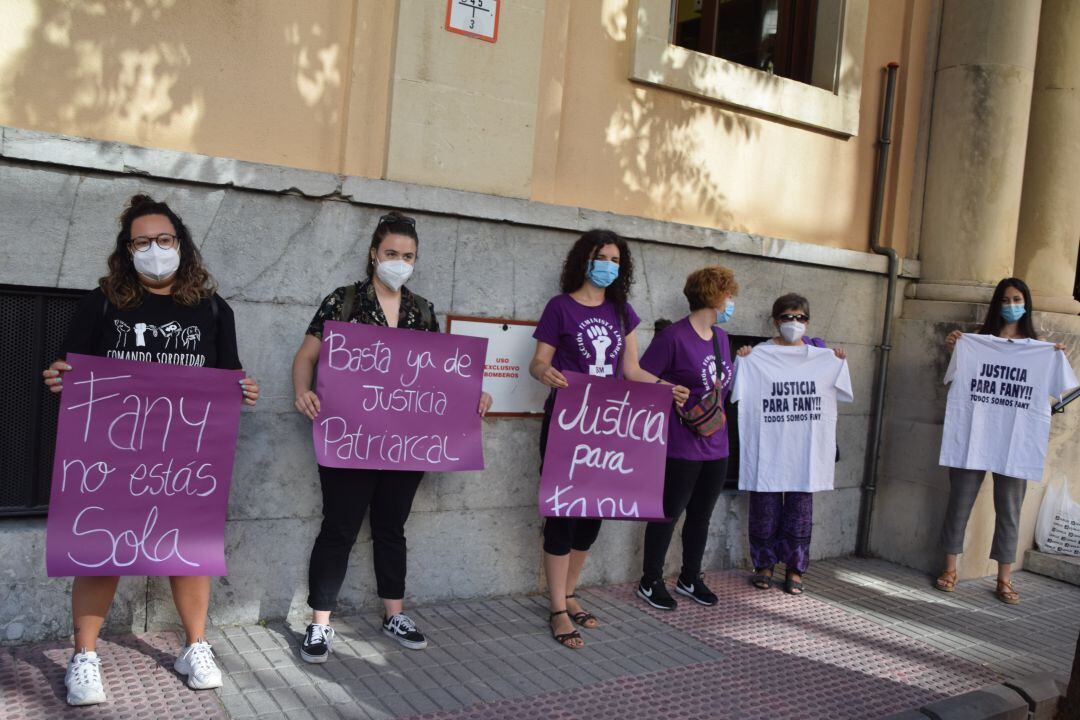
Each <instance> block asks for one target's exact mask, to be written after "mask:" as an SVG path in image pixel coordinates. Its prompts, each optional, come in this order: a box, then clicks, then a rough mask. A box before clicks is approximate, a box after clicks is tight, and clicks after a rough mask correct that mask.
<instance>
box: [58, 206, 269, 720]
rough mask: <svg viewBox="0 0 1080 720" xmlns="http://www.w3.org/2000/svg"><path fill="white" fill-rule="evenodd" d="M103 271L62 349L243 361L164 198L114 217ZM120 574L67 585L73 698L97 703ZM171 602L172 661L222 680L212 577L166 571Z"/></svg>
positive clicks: (214, 681)
mask: <svg viewBox="0 0 1080 720" xmlns="http://www.w3.org/2000/svg"><path fill="white" fill-rule="evenodd" d="M108 269H109V272H108V274H107V275H105V276H104V277H102V278H101V281H100V287H98V288H97V289H95V290H93V291H91V292H90V293H89V294H88V295H87V296H86V297H85V298H83V300H82V302H81V303H80V304H79V308H78V310H77V311H76V314H75V317H74V318H73V319H72V322H71V325H70V326H69V328H68V333H67V337H66V338H65V340H64V345H63V348H64V353H65V356H66V355H67V354H68V353H81V354H83V355H97V356H102V357H114V358H120V359H129V360H141V361H146V362H159V363H167V364H172V365H193V366H201V367H213V368H222V369H227V370H237V369H241V365H240V358H239V357H238V355H237V349H236V326H235V324H234V322H233V313H232V310H231V309H230V308H229V306H228V305H227V304H226V303H225V301H224V300H223V299H221V297H219V296H218V295H217V293H216V292H215V289H216V284H215V283H214V280H213V278H212V277H211V276H210V273H209V272H207V270H206V268H205V267H204V266H203V262H202V255H201V254H200V253H199V248H198V246H197V245H196V244H195V243H194V242H192V239H191V234H190V232H188V229H187V227H186V226H185V225H184V223H183V221H182V220H181V219H180V218H179V217H178V216H177V215H176V213H174V212H173V211H172V209H170V208H169V206H168V205H166V204H165V203H163V202H156V201H155V200H153V199H152V198H150V197H148V196H146V195H135V196H134V197H132V198H131V200H130V202H129V203H128V206H127V208H125V210H124V212H123V214H122V215H121V216H120V232H119V234H118V235H117V237H116V244H115V247H114V248H113V251H112V254H111V255H110V256H109V259H108ZM69 370H71V365H69V364H68V363H67V362H66V361H65V360H57V361H56V362H54V363H53V364H52V365H50V366H49V368H48V369H47V370H45V371H44V377H45V384H46V385H47V386H48V387H49V389H50V390H52V391H53V392H60V391H61V390H62V388H63V379H64V373H66V372H67V371H69ZM241 386H242V396H243V401H244V403H245V404H247V405H254V404H255V401H256V400H257V399H258V397H259V387H258V385H257V384H256V382H255V381H254V380H253V379H251V378H247V379H245V380H242V381H241ZM119 579H120V578H119V577H115V576H96V577H89V576H82V577H76V578H75V580H74V582H73V583H72V587H71V610H72V617H73V620H74V640H75V653H74V655H73V656H72V658H71V661H70V662H69V664H68V670H67V675H66V677H65V679H64V683H65V685H66V686H67V701H68V703H69V704H71V705H95V704H97V703H102V702H105V688H104V685H103V684H102V681H101V661H100V659H99V658H98V655H97V650H96V649H97V639H98V634H99V633H100V631H101V627H102V625H103V624H104V622H105V615H106V613H108V611H109V606H110V605H112V600H113V596H114V595H115V594H116V587H117V583H118V582H119ZM169 581H170V585H171V587H172V593H173V602H174V603H175V604H176V610H177V612H178V613H179V614H180V620H181V622H182V623H183V625H184V632H185V634H186V636H187V642H186V645H185V646H184V648H183V650H181V653H180V656H179V657H178V658H177V659H176V662H175V664H174V666H173V667H174V668H175V669H176V670H177V672H179V673H181V674H183V675H187V684H188V686H189V687H191V688H192V689H195V690H205V689H209V688H216V687H221V671H220V670H219V669H218V667H217V664H216V663H215V662H214V653H213V651H212V650H211V648H210V645H209V644H208V643H207V642H206V640H205V639H204V634H205V631H206V616H207V612H208V610H209V607H210V578H209V577H204V576H198V577H195V576H186V577H172V578H169Z"/></svg>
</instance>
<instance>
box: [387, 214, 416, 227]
mask: <svg viewBox="0 0 1080 720" xmlns="http://www.w3.org/2000/svg"><path fill="white" fill-rule="evenodd" d="M391 223H393V224H399V223H400V224H402V225H408V226H409V227H411V228H414V227H416V221H415V220H413V219H412V218H411V217H406V216H404V215H383V216H382V217H381V218H379V224H380V225H389V224H391Z"/></svg>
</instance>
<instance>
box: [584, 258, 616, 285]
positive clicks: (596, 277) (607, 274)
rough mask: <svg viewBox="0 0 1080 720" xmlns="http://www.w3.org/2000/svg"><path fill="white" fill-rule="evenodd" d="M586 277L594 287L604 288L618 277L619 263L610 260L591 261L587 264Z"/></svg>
mask: <svg viewBox="0 0 1080 720" xmlns="http://www.w3.org/2000/svg"><path fill="white" fill-rule="evenodd" d="M588 277H589V281H590V282H591V283H592V284H593V285H595V286H596V287H601V288H606V287H607V286H608V285H610V284H611V283H613V282H615V278H617V277H619V263H617V262H612V261H611V260H593V261H591V262H590V263H589V275H588Z"/></svg>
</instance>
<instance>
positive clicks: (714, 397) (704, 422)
mask: <svg viewBox="0 0 1080 720" xmlns="http://www.w3.org/2000/svg"><path fill="white" fill-rule="evenodd" d="M716 336H717V332H716V330H715V329H714V330H713V339H712V341H713V352H714V353H715V354H716V363H717V365H718V366H719V364H720V358H721V355H720V343H719V341H718V340H717V339H716ZM717 380H719V378H717ZM675 412H676V413H678V415H679V419H681V420H682V423H683V425H685V426H686V427H688V428H690V429H691V430H693V431H694V432H695V433H697V434H698V435H700V436H701V437H709V436H710V435H714V434H715V433H717V432H719V431H721V430H723V429H724V427H726V425H727V415H726V414H725V413H724V401H723V389H722V388H721V387H720V385H719V383H718V384H717V385H715V386H714V387H713V389H712V390H710V391H709V392H707V393H705V394H704V395H702V396H701V399H700V400H698V402H697V404H695V405H694V407H692V408H690V409H688V410H687V409H685V408H681V407H679V406H678V405H676V406H675Z"/></svg>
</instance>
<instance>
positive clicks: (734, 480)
mask: <svg viewBox="0 0 1080 720" xmlns="http://www.w3.org/2000/svg"><path fill="white" fill-rule="evenodd" d="M768 339H769V338H767V337H758V336H757V335H728V340H729V345H730V347H731V359H732V360H734V359H735V353H736V352H737V351H738V349H739V348H741V347H742V346H743V345H749V346H751V347H753V346H754V345H757V344H758V343H763V342H765V341H766V340H768ZM724 412H726V413H727V434H728V465H727V479H726V480H725V482H724V490H725V491H731V492H736V491H738V489H739V409H738V408H737V407H736V406H735V405H733V404H732V402H731V400H730V399H729V400H728V401H727V403H726V404H725V406H724Z"/></svg>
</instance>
